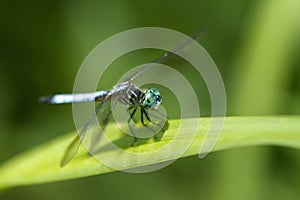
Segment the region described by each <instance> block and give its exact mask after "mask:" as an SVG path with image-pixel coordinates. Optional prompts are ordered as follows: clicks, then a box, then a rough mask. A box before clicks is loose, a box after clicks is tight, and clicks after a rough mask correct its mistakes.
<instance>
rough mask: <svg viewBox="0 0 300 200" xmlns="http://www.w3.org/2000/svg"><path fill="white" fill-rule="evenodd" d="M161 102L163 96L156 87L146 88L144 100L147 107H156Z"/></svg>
mask: <svg viewBox="0 0 300 200" xmlns="http://www.w3.org/2000/svg"><path fill="white" fill-rule="evenodd" d="M161 102H162V98H161V96H160V93H159V91H158V90H157V89H156V88H151V89H150V90H146V92H145V96H144V100H143V106H144V107H145V108H150V109H156V108H157V107H158V106H159V105H160V103H161Z"/></svg>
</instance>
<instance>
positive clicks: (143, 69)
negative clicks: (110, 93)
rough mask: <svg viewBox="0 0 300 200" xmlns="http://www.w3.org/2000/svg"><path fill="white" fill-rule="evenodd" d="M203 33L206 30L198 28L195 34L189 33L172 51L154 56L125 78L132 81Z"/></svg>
mask: <svg viewBox="0 0 300 200" xmlns="http://www.w3.org/2000/svg"><path fill="white" fill-rule="evenodd" d="M205 33H206V30H200V31H198V32H196V33H195V34H193V35H191V36H190V38H188V39H186V40H184V41H183V42H181V43H180V44H179V45H178V46H176V47H175V48H174V49H172V51H169V52H167V53H165V54H163V55H162V56H160V57H158V58H156V59H155V60H153V61H152V62H151V63H149V64H148V65H146V66H145V67H143V68H142V69H140V70H139V71H137V72H136V73H134V74H133V75H132V76H131V77H129V78H128V79H127V80H128V81H132V80H133V79H135V78H136V77H137V76H139V75H140V74H141V73H143V72H144V71H146V70H147V69H148V68H150V67H151V66H152V65H153V64H155V63H165V62H167V61H168V60H170V59H173V58H175V57H176V56H177V55H176V53H177V52H179V51H181V50H182V49H184V48H185V47H186V46H188V45H189V44H190V43H191V42H192V41H193V40H197V39H198V38H199V37H200V36H202V35H203V34H205Z"/></svg>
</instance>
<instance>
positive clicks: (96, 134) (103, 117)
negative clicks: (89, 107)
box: [61, 95, 111, 167]
mask: <svg viewBox="0 0 300 200" xmlns="http://www.w3.org/2000/svg"><path fill="white" fill-rule="evenodd" d="M110 115H111V95H107V96H106V97H105V98H104V99H103V101H101V102H100V104H99V105H98V106H97V107H96V109H95V112H94V113H93V115H92V116H91V118H90V120H89V121H88V123H86V125H85V126H84V127H83V128H82V129H81V131H80V132H79V134H78V135H77V136H76V137H75V138H74V140H73V141H72V142H71V144H70V145H69V146H68V147H67V149H66V151H65V154H64V156H63V158H62V160H61V166H62V167H63V166H65V165H66V164H68V163H69V162H70V161H71V160H72V159H73V158H74V156H75V155H76V154H77V152H78V149H79V147H80V145H81V143H82V140H83V139H84V138H85V137H86V135H87V134H93V135H92V136H91V137H92V138H93V139H94V141H93V142H95V143H96V142H97V141H98V139H99V138H100V136H101V135H102V133H103V131H104V130H105V128H106V125H107V124H108V122H109V119H110ZM97 122H99V125H100V126H101V129H99V128H97V131H91V132H89V129H90V128H91V127H97V126H96V125H97Z"/></svg>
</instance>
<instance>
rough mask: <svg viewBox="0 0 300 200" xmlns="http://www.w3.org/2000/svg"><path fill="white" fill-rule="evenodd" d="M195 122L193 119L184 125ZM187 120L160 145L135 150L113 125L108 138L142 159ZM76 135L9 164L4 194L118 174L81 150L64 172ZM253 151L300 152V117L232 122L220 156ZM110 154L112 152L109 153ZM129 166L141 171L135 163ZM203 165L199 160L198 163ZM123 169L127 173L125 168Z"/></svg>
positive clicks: (0, 171)
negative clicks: (242, 149)
mask: <svg viewBox="0 0 300 200" xmlns="http://www.w3.org/2000/svg"><path fill="white" fill-rule="evenodd" d="M184 120H190V121H192V119H184ZM210 121H211V118H201V119H200V120H199V124H200V126H199V128H198V131H197V134H196V137H195V138H194V141H193V143H192V145H191V146H190V147H189V148H188V149H187V151H185V153H184V154H183V155H182V156H181V157H186V156H191V155H197V154H198V153H199V149H200V146H201V144H202V143H203V140H204V136H205V134H206V131H207V128H208V127H209V124H210ZM181 122H182V120H169V122H168V127H169V128H168V129H167V130H166V131H165V132H164V134H163V135H162V136H161V138H160V140H158V141H156V142H154V141H153V139H152V138H151V139H148V140H146V139H140V140H139V141H141V142H139V144H138V145H136V146H133V147H131V146H130V144H131V142H132V138H130V137H129V136H125V135H124V134H123V133H122V132H121V131H120V130H119V129H118V128H117V127H116V126H115V125H114V124H110V125H108V127H107V130H106V133H109V134H113V135H116V136H114V137H115V139H117V140H118V142H117V143H118V145H119V146H122V147H127V148H126V151H127V150H128V151H134V152H138V153H143V152H148V151H155V150H156V149H159V148H161V147H163V146H164V145H165V144H166V143H168V142H170V140H172V138H173V136H174V135H175V134H176V132H177V127H178V126H179V124H180V123H181ZM181 134H184V135H185V137H181V138H179V139H177V140H184V139H186V138H188V137H191V132H190V131H189V130H188V129H185V130H184V133H181ZM74 136H76V133H75V132H73V133H71V134H67V135H65V136H63V137H59V138H57V139H55V140H53V141H50V142H47V143H45V144H42V145H40V146H37V147H35V148H33V149H31V150H28V151H27V152H24V153H21V154H20V155H18V156H16V157H14V158H12V159H11V160H8V161H7V162H5V163H3V164H2V165H1V166H0V177H1V179H0V188H1V189H4V188H9V187H15V186H21V185H30V184H40V183H46V182H52V181H60V180H68V179H74V178H79V177H87V176H92V175H98V174H103V173H108V172H113V171H115V170H114V169H112V168H109V167H107V166H105V165H103V164H101V163H100V162H99V161H97V160H96V159H95V158H94V157H91V156H89V155H88V153H87V151H86V150H85V149H84V148H83V147H81V148H80V149H79V152H78V154H77V155H76V156H75V158H74V159H73V160H72V161H71V162H70V163H69V164H68V165H66V166H65V167H63V168H61V167H60V162H61V159H62V157H63V154H64V151H65V149H66V147H67V146H68V145H69V143H70V142H71V141H72V139H73V138H74ZM251 145H280V146H286V147H293V148H300V116H295V117H284V116H282V117H227V118H226V120H225V125H224V127H223V131H222V134H221V135H220V138H219V140H218V142H217V144H216V146H215V147H214V149H213V151H220V150H225V149H230V148H236V147H245V146H251ZM182 148H183V147H181V146H178V147H176V149H174V150H173V151H170V152H164V153H163V154H162V155H161V156H158V157H156V158H155V159H152V158H148V157H145V159H144V160H142V161H143V163H141V164H140V165H139V166H144V165H149V164H154V163H157V162H162V161H167V160H172V159H173V158H174V155H176V153H177V152H176V151H179V150H182ZM107 151H109V150H107ZM113 153H114V150H110V152H108V154H110V155H112V156H111V157H109V158H110V159H112V161H115V162H118V160H117V159H119V158H117V157H116V155H115V154H113ZM127 162H128V163H125V164H124V166H126V167H136V166H137V165H133V164H132V163H131V161H130V160H128V161H127ZM199 162H200V160H199ZM126 167H124V168H126Z"/></svg>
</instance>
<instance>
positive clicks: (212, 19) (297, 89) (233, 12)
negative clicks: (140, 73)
mask: <svg viewBox="0 0 300 200" xmlns="http://www.w3.org/2000/svg"><path fill="white" fill-rule="evenodd" d="M299 8H300V1H299V0H287V1H278V0H265V1H249V0H227V1H217V0H212V1H202V0H199V1H191V0H187V1H180V0H176V1H174V0H173V1H171V0H164V1H151V2H142V1H138V0H135V1H121V0H115V1H95V0H92V1H70V0H65V1H57V0H52V1H35V0H28V1H24V2H21V1H16V0H9V1H8V0H1V1H0V95H1V104H0V127H1V130H0V131H1V132H0V162H4V161H5V160H7V159H9V158H11V157H12V156H14V155H16V154H18V153H20V152H22V151H24V150H26V149H29V148H30V147H33V146H35V145H37V144H40V143H42V142H46V141H48V140H50V139H52V138H55V137H57V136H59V135H61V134H64V133H66V132H69V131H72V130H74V124H73V118H72V110H71V106H70V105H64V106H48V105H41V104H38V103H37V101H36V100H37V97H39V96H41V95H45V94H51V93H57V92H69V91H72V87H73V81H74V79H75V75H76V72H77V70H78V68H79V66H80V64H81V62H82V61H83V60H84V58H85V56H86V55H87V54H88V53H89V52H90V50H91V49H92V48H93V47H95V46H96V45H97V44H98V43H99V42H101V41H103V40H104V39H106V38H108V37H109V36H111V35H114V34H116V33H119V32H121V31H125V30H127V29H131V28H136V27H144V26H157V27H165V28H171V29H174V30H177V31H180V32H183V33H185V34H188V35H190V34H192V33H194V32H195V31H197V30H199V29H202V28H203V29H207V30H208V33H207V34H206V35H205V36H203V37H202V38H201V39H200V40H199V42H200V43H201V44H202V45H203V46H204V47H205V48H206V50H207V51H208V52H209V53H210V55H211V56H212V58H213V59H214V61H215V63H216V64H217V66H218V68H219V70H220V72H221V74H222V76H223V79H224V83H225V87H226V91H227V98H228V115H278V114H280V115H299V114H300V103H299V102H300V68H299V66H300V57H299V52H300V37H299V35H300V12H299ZM142 55H143V56H144V57H143V59H144V61H145V62H149V61H151V60H152V59H153V56H150V55H147V54H142ZM104 86H105V87H106V85H104ZM107 86H108V87H110V86H111V84H109V83H107ZM200 95H202V94H200ZM205 98H206V97H205ZM204 102H206V103H205V104H206V105H205V104H204V105H203V107H204V108H202V107H201V109H202V110H204V114H205V113H206V112H207V113H209V109H208V108H209V102H208V101H204ZM62 151H63V150H62ZM299 153H300V152H299V150H294V149H287V148H280V147H251V148H240V149H234V150H229V151H224V152H217V153H213V154H209V155H208V156H207V157H206V158H204V159H201V160H200V159H198V157H196V156H194V157H190V158H184V159H180V160H178V161H176V162H175V163H173V164H172V165H170V166H168V167H166V168H164V169H162V170H159V171H156V172H151V173H147V174H127V173H123V172H116V173H111V174H105V175H100V176H95V177H89V178H84V179H78V180H71V181H65V182H58V183H49V184H43V185H36V186H28V187H20V188H15V189H10V190H8V191H3V192H1V193H0V198H1V199H21V198H28V199H32V200H34V199H65V200H67V199H72V200H76V199H82V198H87V199H117V198H118V199H120V198H122V199H132V200H134V199H154V198H155V199H172V200H174V199H183V198H185V199H271V198H272V199H299V197H300V174H298V170H299V169H300V156H299ZM16 176H17V175H16ZM0 178H1V177H0Z"/></svg>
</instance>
